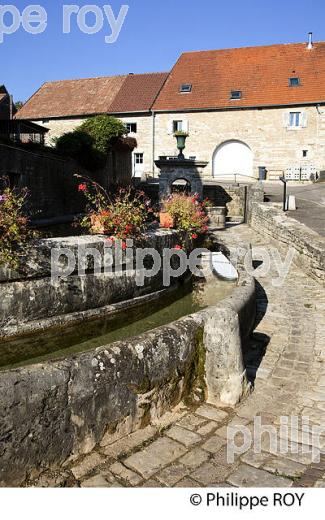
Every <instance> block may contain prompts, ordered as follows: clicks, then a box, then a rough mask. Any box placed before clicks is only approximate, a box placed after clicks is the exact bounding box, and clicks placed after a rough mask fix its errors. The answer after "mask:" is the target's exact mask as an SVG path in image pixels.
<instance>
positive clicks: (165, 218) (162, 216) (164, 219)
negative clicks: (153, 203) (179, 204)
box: [159, 211, 174, 229]
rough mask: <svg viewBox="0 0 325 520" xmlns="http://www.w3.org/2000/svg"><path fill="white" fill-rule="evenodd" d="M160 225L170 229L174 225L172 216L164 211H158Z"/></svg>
mask: <svg viewBox="0 0 325 520" xmlns="http://www.w3.org/2000/svg"><path fill="white" fill-rule="evenodd" d="M159 220H160V227H161V228H165V229H170V228H172V227H173V226H174V221H173V218H172V217H171V216H170V214H169V213H167V212H166V211H161V212H160V213H159Z"/></svg>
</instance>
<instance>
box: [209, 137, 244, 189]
mask: <svg viewBox="0 0 325 520" xmlns="http://www.w3.org/2000/svg"><path fill="white" fill-rule="evenodd" d="M234 175H238V176H244V177H247V176H248V177H252V176H253V152H252V150H251V149H250V147H249V146H248V145H247V144H246V143H243V142H242V141H236V140H230V141H225V142H224V143H222V144H221V145H220V146H218V148H217V149H216V151H215V152H214V155H213V176H214V177H219V178H222V177H224V178H225V179H227V178H229V180H231V177H232V176H234Z"/></svg>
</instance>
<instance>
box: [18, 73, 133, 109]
mask: <svg viewBox="0 0 325 520" xmlns="http://www.w3.org/2000/svg"><path fill="white" fill-rule="evenodd" d="M125 78H126V76H111V77H102V78H89V79H76V80H65V81H54V82H51V83H44V85H42V86H41V88H40V89H39V90H38V91H37V92H36V93H35V94H34V95H33V96H32V97H31V98H30V99H29V100H28V101H27V102H26V103H25V105H24V106H23V107H22V108H21V109H20V110H19V112H18V114H17V115H16V118H18V119H46V118H51V117H69V116H84V115H92V114H103V113H106V112H108V110H109V108H110V105H111V103H112V101H113V100H114V98H115V96H116V94H117V93H118V92H119V90H120V88H121V86H122V85H123V83H124V81H125Z"/></svg>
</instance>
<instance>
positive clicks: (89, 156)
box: [55, 129, 106, 171]
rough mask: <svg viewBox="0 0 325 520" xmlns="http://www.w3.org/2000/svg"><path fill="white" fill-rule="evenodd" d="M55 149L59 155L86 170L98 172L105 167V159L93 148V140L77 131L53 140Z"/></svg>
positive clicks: (84, 133)
mask: <svg viewBox="0 0 325 520" xmlns="http://www.w3.org/2000/svg"><path fill="white" fill-rule="evenodd" d="M55 147H56V151H57V152H58V153H59V154H60V155H63V156H66V157H71V158H72V159H75V160H76V161H77V162H78V163H79V164H80V166H83V167H84V168H86V169H87V170H90V171H94V170H98V169H99V168H102V167H103V166H104V165H105V160H106V157H105V156H103V154H101V153H99V152H98V151H97V150H96V149H95V148H94V140H93V138H92V137H91V136H90V135H89V134H87V133H86V132H83V131H81V130H79V129H77V130H75V131H73V132H67V133H66V134H63V135H62V136H61V137H59V138H57V139H55Z"/></svg>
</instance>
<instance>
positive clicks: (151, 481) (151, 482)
mask: <svg viewBox="0 0 325 520" xmlns="http://www.w3.org/2000/svg"><path fill="white" fill-rule="evenodd" d="M142 487H143V488H161V487H164V485H163V484H162V483H161V482H157V480H155V479H153V478H150V479H149V480H146V481H145V482H144V483H143V484H142Z"/></svg>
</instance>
